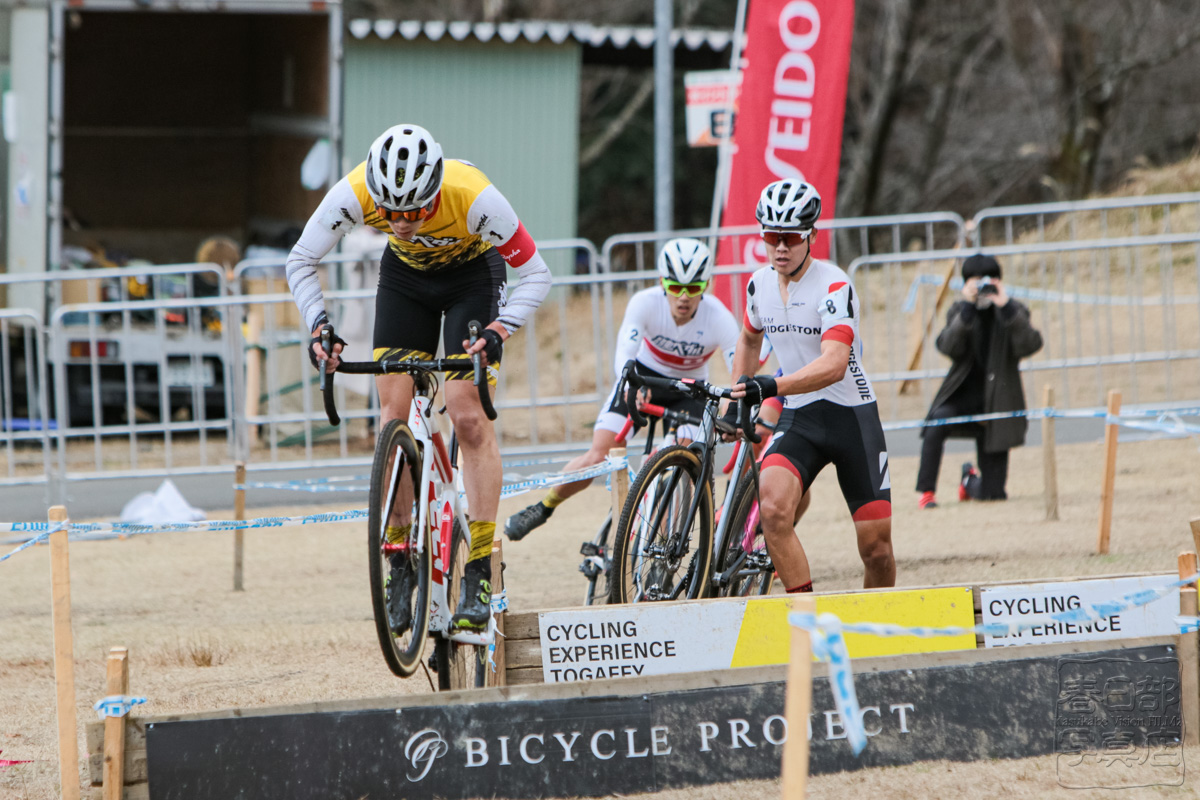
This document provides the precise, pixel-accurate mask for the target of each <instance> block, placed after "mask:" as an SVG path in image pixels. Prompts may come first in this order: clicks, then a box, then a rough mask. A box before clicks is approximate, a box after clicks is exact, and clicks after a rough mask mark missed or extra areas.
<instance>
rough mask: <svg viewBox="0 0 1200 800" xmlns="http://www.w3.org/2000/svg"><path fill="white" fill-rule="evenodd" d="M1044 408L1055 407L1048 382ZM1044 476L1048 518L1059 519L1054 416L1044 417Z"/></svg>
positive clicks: (1043, 401)
mask: <svg viewBox="0 0 1200 800" xmlns="http://www.w3.org/2000/svg"><path fill="white" fill-rule="evenodd" d="M1042 408H1054V387H1053V386H1051V385H1050V384H1046V388H1045V389H1044V390H1043V392H1042ZM1042 478H1043V480H1044V481H1045V484H1046V489H1045V494H1046V519H1047V520H1056V519H1058V460H1057V459H1056V458H1055V456H1054V417H1052V416H1050V415H1046V416H1044V417H1042Z"/></svg>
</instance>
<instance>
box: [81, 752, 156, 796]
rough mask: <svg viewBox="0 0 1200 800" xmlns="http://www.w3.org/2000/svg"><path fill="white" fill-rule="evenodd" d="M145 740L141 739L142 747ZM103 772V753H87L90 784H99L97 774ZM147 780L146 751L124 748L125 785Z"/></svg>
mask: <svg viewBox="0 0 1200 800" xmlns="http://www.w3.org/2000/svg"><path fill="white" fill-rule="evenodd" d="M145 746H146V742H145V741H144V740H143V741H142V747H143V748H145ZM103 774H104V754H103V753H91V754H90V755H88V775H90V776H91V777H92V785H93V786H100V785H101V782H100V781H97V780H96V778H97V777H98V776H102V775H103ZM145 780H148V778H147V775H146V751H145V749H142V750H126V751H125V786H126V787H129V786H131V785H133V784H135V783H142V782H143V781H145Z"/></svg>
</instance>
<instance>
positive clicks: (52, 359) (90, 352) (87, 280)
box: [0, 263, 226, 485]
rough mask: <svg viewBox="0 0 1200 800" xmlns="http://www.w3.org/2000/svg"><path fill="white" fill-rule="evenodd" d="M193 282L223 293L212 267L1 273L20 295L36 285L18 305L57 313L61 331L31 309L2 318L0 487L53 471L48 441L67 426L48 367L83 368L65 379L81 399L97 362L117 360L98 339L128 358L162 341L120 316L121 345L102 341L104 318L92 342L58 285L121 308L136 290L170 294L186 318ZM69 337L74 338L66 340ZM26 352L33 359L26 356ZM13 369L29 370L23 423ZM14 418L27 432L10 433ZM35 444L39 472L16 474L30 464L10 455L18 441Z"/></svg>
mask: <svg viewBox="0 0 1200 800" xmlns="http://www.w3.org/2000/svg"><path fill="white" fill-rule="evenodd" d="M197 277H202V278H204V279H206V281H207V282H208V283H209V284H210V286H211V287H212V291H213V292H214V293H216V294H220V295H223V294H225V292H226V286H225V274H224V271H223V270H222V269H221V268H220V267H219V266H217V265H215V264H200V263H189V264H170V265H161V266H149V265H146V266H128V267H115V268H104V269H87V270H59V271H55V272H45V273H10V274H2V275H0V285H3V286H7V287H16V288H17V289H18V291H20V290H21V288H22V287H28V286H34V287H38V289H37V290H36V291H35V292H34V293H33V294H34V295H35V296H33V297H24V298H23V299H26V300H30V301H33V302H36V303H39V304H41V303H44V304H46V305H48V306H49V307H50V308H57V309H59V310H60V312H62V315H61V316H60V317H58V318H59V319H60V320H61V332H60V333H59V334H58V335H57V336H56V337H50V336H49V335H48V331H47V330H46V329H45V327H44V326H43V324H42V317H41V315H40V313H39V312H38V311H36V310H29V311H22V310H20V309H13V310H11V311H10V312H9V313H8V314H7V316H8V320H6V321H5V328H4V333H5V335H4V336H3V337H0V338H4V346H3V349H2V351H0V391H3V392H4V395H3V396H4V398H5V404H4V408H5V411H4V414H5V415H6V418H5V420H4V422H5V425H4V429H3V430H0V442H2V443H3V444H4V456H5V462H6V464H5V470H4V472H5V473H6V477H4V478H0V484H3V485H14V484H15V485H20V484H37V483H47V482H48V481H49V480H50V477H51V474H52V472H53V470H52V469H51V466H52V463H53V457H52V445H51V442H52V441H55V440H57V437H58V436H59V435H60V434H62V433H65V432H66V430H67V429H68V428H69V422H70V420H69V419H66V418H65V417H64V416H62V414H61V413H60V409H59V408H58V405H57V403H55V402H52V400H51V394H52V392H53V391H54V385H53V384H54V380H52V379H51V378H50V376H51V374H52V373H51V368H54V369H57V368H58V367H61V366H63V365H64V363H65V362H68V361H69V362H71V363H72V365H73V366H76V367H80V366H82V367H83V368H84V369H85V370H86V374H85V375H84V376H80V375H78V370H76V369H73V370H71V377H73V378H77V379H78V381H77V382H76V383H74V384H73V386H74V388H75V389H76V390H77V391H81V392H84V393H86V392H87V391H88V387H89V386H95V385H97V383H96V378H97V374H96V373H97V367H98V366H99V364H100V363H101V362H102V361H103V362H108V363H113V362H114V361H115V359H116V356H114V355H113V354H111V353H105V354H101V353H98V352H97V350H98V347H97V345H98V344H99V342H100V341H104V342H106V348H107V343H108V342H113V343H114V344H113V348H114V350H118V351H119V350H121V349H122V347H124V349H125V353H126V354H129V353H130V347H131V346H133V347H135V349H136V348H138V347H140V348H141V349H147V348H149V349H156V348H158V347H159V346H161V342H162V341H163V338H162V337H161V336H159V335H158V334H157V333H155V332H149V333H144V334H142V335H138V334H137V333H135V332H134V330H133V328H132V327H131V325H132V320H131V319H130V318H129V317H128V316H127V315H126V316H124V317H123V319H122V324H121V326H118V327H122V333H121V335H120V337H119V339H120V341H117V340H116V339H114V338H113V337H111V336H108V334H109V333H110V332H111V331H112V326H113V324H114V323H112V321H111V317H108V319H109V322H107V323H106V324H104V325H103V326H102V329H103V331H104V335H103V336H101V334H100V329H97V330H95V331H94V333H95V335H94V336H89V334H88V332H87V323H86V322H82V323H81V318H80V317H79V316H74V317H72V316H71V315H70V313H69V312H66V311H63V309H66V308H70V306H63V305H62V300H63V298H64V297H66V296H67V295H66V294H65V289H64V284H67V283H71V284H75V286H76V287H79V286H80V285H82V286H83V288H84V293H85V294H92V293H93V292H94V293H95V294H96V295H97V296H96V298H95V299H96V300H100V299H103V297H104V296H105V295H107V296H110V297H111V298H115V299H116V300H117V301H119V302H127V301H129V300H130V297H131V295H132V294H133V293H134V287H135V286H136V287H138V288H139V289H140V291H142V292H144V293H146V294H149V295H152V296H172V297H173V299H172V300H171V301H170V303H171V307H172V309H174V310H176V311H179V312H180V313H184V314H186V310H185V309H186V308H188V307H190V306H191V305H192V304H193V301H194V300H195V288H196V287H195V286H194V285H193V281H194V279H195V278H197ZM14 294H15V292H14ZM24 294H29V292H28V290H25V292H24ZM105 305H106V310H109V309H113V310H115V309H116V308H117V306H116V305H109V304H105ZM12 328H17V329H19V336H17V337H15V338H17V339H18V340H19V341H20V343H21V345H22V346H21V347H14V346H13V345H14V344H15V343H14V342H13V341H12V339H13V338H14V337H13V336H12ZM140 330H142V331H144V330H145V329H144V327H143V328H140ZM71 334H74V336H73V337H72V335H71ZM72 338H73V339H74V342H75V350H74V352H73V351H72ZM135 340H136V341H135ZM31 354H32V358H30V355H31ZM17 363H23V364H25V365H27V366H28V365H30V364H32V365H34V369H32V370H31V369H28V368H26V374H25V380H24V381H23V383H24V385H23V386H22V387H21V388H23V389H24V398H23V401H24V407H25V409H26V415H25V417H17V416H16V415H15V414H14V413H13V412H14V411H15V410H16V408H17V407H18V406H19V402H18V396H17V395H18V393H17V392H16V391H15V390H16V388H17V387H16V386H15V385H14V384H13V381H12V375H13V372H14V366H15V365H16V364H17ZM106 372H107V370H106ZM3 376H7V377H3ZM64 377H65V376H60V377H59V379H58V382H57V384H56V385H57V387H59V388H62V387H63V386H64V383H65V380H64ZM85 381H86V383H85ZM95 405H96V403H95V402H91V403H89V408H88V409H87V410H88V411H90V412H91V413H93V414H94V412H95ZM35 412H37V415H36V416H35ZM18 419H19V420H20V424H21V425H22V426H23V427H27V428H28V430H25V431H17V430H15V428H16V427H17V425H18V422H17V420H18ZM89 422H91V423H92V424H95V422H96V417H95V416H92V417H91V418H90V420H89ZM51 428H54V430H55V435H54V436H53V437H52V436H50V434H49V431H50V429H51ZM34 440H38V441H40V442H41V446H42V450H43V453H42V462H43V464H42V466H43V470H42V472H41V474H40V475H39V474H34V473H33V472H32V471H31V470H29V469H28V468H24V469H22V468H21V467H22V466H25V467H27V466H28V465H23V464H22V463H21V457H19V456H18V454H17V452H16V444H17V442H31V441H34Z"/></svg>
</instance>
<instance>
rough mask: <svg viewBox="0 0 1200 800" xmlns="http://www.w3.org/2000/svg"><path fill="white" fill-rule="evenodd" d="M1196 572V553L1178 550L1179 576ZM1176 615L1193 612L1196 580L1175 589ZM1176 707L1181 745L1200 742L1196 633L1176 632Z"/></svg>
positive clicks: (1199, 653)
mask: <svg viewBox="0 0 1200 800" xmlns="http://www.w3.org/2000/svg"><path fill="white" fill-rule="evenodd" d="M1195 574H1196V554H1195V553H1180V554H1179V578H1180V580H1183V579H1184V578H1190V577H1192V576H1193V575H1195ZM1179 615H1180V616H1181V617H1194V616H1196V615H1197V604H1196V584H1194V583H1193V584H1190V585H1188V586H1185V587H1184V588H1182V589H1180V590H1179ZM1179 679H1180V686H1179V690H1180V706H1181V708H1180V711H1182V713H1183V743H1184V745H1196V744H1200V633H1196V632H1192V633H1181V634H1180V635H1179Z"/></svg>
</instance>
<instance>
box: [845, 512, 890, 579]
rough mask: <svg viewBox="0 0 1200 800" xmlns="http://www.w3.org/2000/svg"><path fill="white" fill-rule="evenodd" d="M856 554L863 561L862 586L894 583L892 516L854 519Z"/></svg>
mask: <svg viewBox="0 0 1200 800" xmlns="http://www.w3.org/2000/svg"><path fill="white" fill-rule="evenodd" d="M854 530H855V533H857V534H858V554H859V556H861V557H862V562H863V588H864V589H877V588H879V587H885V586H895V585H896V557H895V555H893V553H892V518H891V517H885V518H883V519H864V520H856V521H855V523H854Z"/></svg>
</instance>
